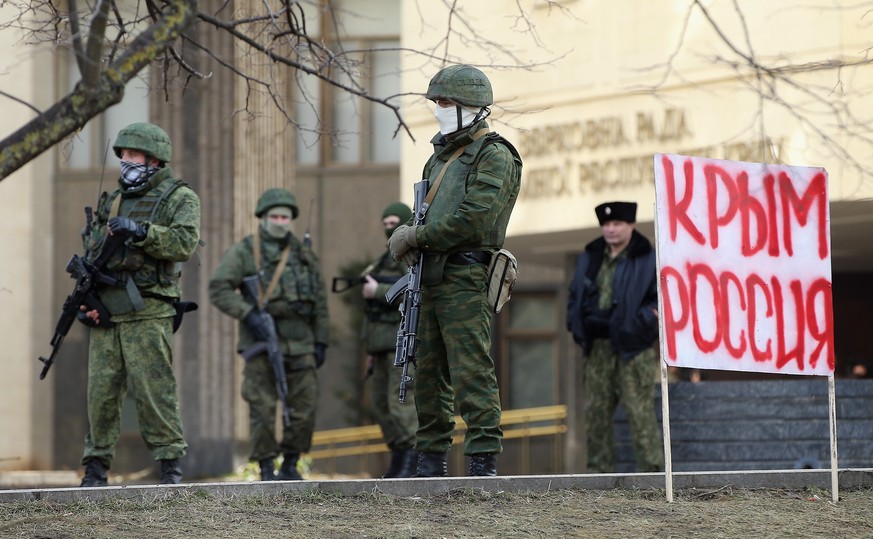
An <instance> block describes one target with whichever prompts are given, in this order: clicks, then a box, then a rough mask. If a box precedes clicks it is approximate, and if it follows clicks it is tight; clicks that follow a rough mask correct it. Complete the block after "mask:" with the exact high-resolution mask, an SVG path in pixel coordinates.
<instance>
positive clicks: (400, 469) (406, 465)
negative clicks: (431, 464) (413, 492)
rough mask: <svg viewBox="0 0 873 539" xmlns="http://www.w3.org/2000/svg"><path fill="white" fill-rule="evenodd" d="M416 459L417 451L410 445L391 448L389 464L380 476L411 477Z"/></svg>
mask: <svg viewBox="0 0 873 539" xmlns="http://www.w3.org/2000/svg"><path fill="white" fill-rule="evenodd" d="M417 461H418V453H416V452H415V450H414V449H412V448H411V447H407V448H405V449H392V450H391V464H389V465H388V471H386V472H385V475H383V476H382V478H384V479H391V478H398V477H399V478H403V477H412V475H413V474H414V473H415V465H416V462H417Z"/></svg>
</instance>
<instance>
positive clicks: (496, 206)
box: [415, 120, 522, 285]
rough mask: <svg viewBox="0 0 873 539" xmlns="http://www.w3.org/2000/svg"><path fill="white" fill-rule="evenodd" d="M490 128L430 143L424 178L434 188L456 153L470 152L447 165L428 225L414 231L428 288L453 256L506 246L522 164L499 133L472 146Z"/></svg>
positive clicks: (482, 124) (472, 129)
mask: <svg viewBox="0 0 873 539" xmlns="http://www.w3.org/2000/svg"><path fill="white" fill-rule="evenodd" d="M487 128H488V124H487V123H486V122H485V121H484V120H483V121H480V122H477V123H476V124H474V125H472V126H470V127H468V128H467V129H464V130H463V131H461V132H459V133H453V134H452V135H450V136H449V137H444V136H442V135H437V136H436V137H434V139H433V140H431V142H432V143H433V145H434V153H433V155H432V156H431V157H430V159H429V160H428V162H427V164H426V165H425V167H424V171H423V176H422V177H424V178H429V179H430V180H431V181H432V182H433V181H435V180H436V176H437V175H438V174H439V173H440V171H441V170H442V168H443V167H444V166H445V165H446V163H447V162H448V160H449V158H450V157H451V156H452V154H453V153H455V150H457V149H458V148H460V147H463V146H465V145H466V147H465V148H464V151H463V153H462V154H461V155H460V156H459V157H458V158H457V159H456V160H455V161H453V162H452V163H451V164H449V168H448V169H447V170H446V174H445V176H444V177H443V180H442V183H441V184H440V187H439V189H438V191H437V193H436V196H435V197H434V199H433V202H432V203H431V205H430V207H429V208H428V210H427V214H426V215H425V220H424V225H422V226H419V227H418V229H417V230H416V235H415V237H416V241H417V242H418V246H419V248H420V249H421V250H422V251H423V252H424V253H425V257H426V258H425V269H424V272H423V274H422V282H423V284H425V285H433V284H436V283H437V282H439V280H440V279H441V276H442V269H443V266H444V264H445V259H446V258H447V256H448V255H449V254H451V253H455V252H459V251H491V252H494V251H496V250H497V249H500V248H501V247H502V246H503V241H504V239H505V237H506V227H507V225H508V223H509V217H510V214H511V213H512V208H513V207H514V206H515V201H516V199H517V198H518V192H519V189H520V187H521V167H522V163H521V158H520V157H519V156H518V152H517V151H516V150H515V148H514V147H513V146H512V145H511V144H510V143H509V142H508V141H506V140H505V139H503V138H502V137H500V136H499V135H497V134H495V133H491V134H489V135H487V136H485V137H483V138H480V139H478V140H473V137H472V135H473V134H474V133H476V132H477V131H478V130H480V129H487ZM431 188H433V185H431Z"/></svg>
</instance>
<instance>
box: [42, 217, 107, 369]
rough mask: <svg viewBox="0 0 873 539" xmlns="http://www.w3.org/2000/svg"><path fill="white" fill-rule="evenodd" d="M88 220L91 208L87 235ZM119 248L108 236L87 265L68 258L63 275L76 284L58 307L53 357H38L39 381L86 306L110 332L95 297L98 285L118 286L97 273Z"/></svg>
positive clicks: (83, 261) (51, 355)
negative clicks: (39, 362)
mask: <svg viewBox="0 0 873 539" xmlns="http://www.w3.org/2000/svg"><path fill="white" fill-rule="evenodd" d="M91 218H92V210H91V207H90V206H87V207H86V208H85V219H86V220H85V229H86V232H90V230H91ZM122 244H124V237H123V236H120V235H107V236H106V239H105V240H104V241H103V244H102V245H101V247H100V252H99V253H98V254H97V257H96V258H95V259H94V260H93V261H91V262H89V261H88V260H87V254H86V255H85V257H81V256H79V255H73V257H72V258H70V261H69V262H67V267H66V272H67V273H69V274H70V277H72V278H73V279H75V280H76V284H75V286H74V287H73V291H72V292H70V294H69V295H68V296H67V299H65V300H64V305H63V307H61V316H60V317H58V322H57V324H55V333H54V335H53V336H52V340H51V345H52V353H51V354H49V357H47V358H46V357H43V356H39V360H40V361H42V364H43V367H42V372H40V373H39V379H40V380H43V379H45V377H46V374H48V371H49V369H51V368H52V365H53V364H54V362H55V357H56V356H57V355H58V351H59V350H60V349H61V344H63V342H64V337H66V336H67V333H68V332H69V331H70V328H71V327H72V326H73V322H74V321H75V320H76V318H80V319H82V317H83V316H84V314H83V313H82V311H81V310H80V307H81V306H82V305H85V306H87V309H88V310H89V311H90V310H92V309H97V311H98V312H99V315H100V327H103V328H111V327H112V326H114V325H115V324H114V323H113V322H112V321H111V320H110V319H109V311H107V310H106V307H104V306H103V304H102V303H100V300H99V299H98V297H97V285H98V284H101V283H102V284H107V285H110V286H114V285H117V284H119V283H118V280H117V279H116V278H114V277H110V276H109V275H106V274H105V273H103V272H102V271H100V269H101V268H102V267H103V265H104V264H105V263H106V261H107V260H109V257H110V256H112V253H113V252H114V251H115V249H117V248H118V247H119V246H120V245H122ZM82 321H83V322H85V323H86V325H87V324H88V322H87V321H85V320H82Z"/></svg>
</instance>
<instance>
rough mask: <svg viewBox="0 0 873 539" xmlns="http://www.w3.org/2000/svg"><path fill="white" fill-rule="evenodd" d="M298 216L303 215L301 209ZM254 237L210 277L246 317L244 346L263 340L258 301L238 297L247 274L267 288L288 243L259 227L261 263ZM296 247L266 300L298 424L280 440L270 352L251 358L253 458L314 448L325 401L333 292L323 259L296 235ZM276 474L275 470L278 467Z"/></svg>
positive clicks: (231, 309)
mask: <svg viewBox="0 0 873 539" xmlns="http://www.w3.org/2000/svg"><path fill="white" fill-rule="evenodd" d="M294 209H295V212H294V213H295V216H296V207H295V208H294ZM253 241H254V236H247V237H246V238H245V239H243V240H242V241H241V242H239V243H237V244H235V245H233V246H232V247H231V248H230V249H229V250H228V251H227V252H226V253H225V254H224V257H223V258H222V260H221V262H220V264H219V265H218V267H217V268H216V269H215V272H214V273H213V275H212V278H211V279H210V281H209V297H210V300H211V301H212V303H213V304H214V305H215V306H216V307H218V308H219V309H220V310H221V311H222V312H224V313H225V314H227V315H229V316H231V317H233V318H236V319H238V320H240V325H239V343H238V347H237V349H238V351H242V350H245V349H246V348H248V347H249V346H251V345H253V344H255V343H256V339H255V337H254V335H253V334H252V332H251V331H250V329H249V328H248V327H247V326H246V325H245V324H244V323H243V320H244V319H245V316H246V314H248V313H249V312H250V311H251V310H252V309H253V307H254V305H253V303H252V302H251V301H250V300H249V299H247V298H244V297H243V296H242V295H240V294H237V293H236V290H237V289H238V288H239V287H240V285H241V284H242V281H243V278H244V277H247V276H249V275H254V274H258V275H259V276H260V282H261V288H262V290H265V289H266V288H267V287H268V285H269V283H270V280H271V279H272V277H273V274H274V273H275V270H276V267H277V265H278V262H279V259H280V256H281V253H282V250H283V248H284V244H283V242H282V241H280V240H277V239H275V238H273V237H271V236H269V235H268V234H267V233H266V232H265V231H264V230H263V228H262V227H259V230H258V241H260V242H261V243H260V250H261V261H260V263H258V264H255V260H254V251H253ZM287 241H290V245H291V250H290V256H289V258H288V262H287V264H286V265H285V268H284V269H283V271H282V277H281V278H280V279H279V281H278V283H279V284H278V286H276V288H275V290H274V291H273V293H272V294H271V295H270V297H269V298H267V302H266V309H267V311H268V312H269V313H270V314H271V315H272V316H273V319H274V320H275V323H276V332H277V334H278V336H279V345H280V348H281V351H282V354H283V355H284V357H285V373H286V376H287V382H288V398H287V403H288V405H289V406H290V407H291V409H292V411H291V424H290V426H286V427H285V428H284V432H283V436H282V440H281V442H280V443H277V441H276V432H275V430H276V429H275V424H276V401H277V399H278V395H277V393H276V386H275V377H274V375H273V369H272V366H271V365H270V362H269V359H268V357H267V355H266V354H261V355H259V356H256V357H254V358H252V360H250V361H248V362H246V365H245V367H244V370H243V384H242V396H243V398H244V399H245V400H246V402H248V403H249V428H250V433H249V435H250V441H251V447H250V459H251V460H253V461H264V460H268V459H273V458H274V457H276V456H277V455H278V454H279V452H280V451H281V452H282V453H284V454H285V455H286V459H288V458H289V455H295V457H294V458H295V461H296V455H299V454H300V453H304V452H307V451H309V449H310V447H311V445H312V433H313V430H314V428H315V411H316V404H317V401H318V380H317V377H316V359H315V355H314V352H315V349H316V343H324V344H326V343H327V342H328V338H329V321H328V312H327V295H326V292H325V288H324V282H323V281H322V277H321V272H320V270H319V267H318V258H317V257H316V256H315V253H313V252H312V250H311V249H310V248H309V247H306V246H304V245H303V244H302V243H301V242H300V241H299V240H298V239H297V238H296V237H295V236H293V235H290V234H289V236H288V238H287ZM271 473H272V472H271Z"/></svg>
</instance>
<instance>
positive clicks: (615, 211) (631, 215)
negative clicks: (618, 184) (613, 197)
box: [594, 202, 637, 226]
mask: <svg viewBox="0 0 873 539" xmlns="http://www.w3.org/2000/svg"><path fill="white" fill-rule="evenodd" d="M594 213H596V214H597V220H598V221H599V222H600V225H601V226H603V223H605V222H607V221H625V222H627V223H636V222H637V203H636V202H604V203H603V204H601V205H600V206H597V207H596V208H594Z"/></svg>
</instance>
